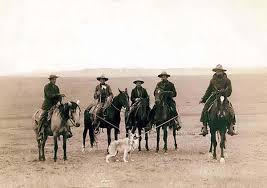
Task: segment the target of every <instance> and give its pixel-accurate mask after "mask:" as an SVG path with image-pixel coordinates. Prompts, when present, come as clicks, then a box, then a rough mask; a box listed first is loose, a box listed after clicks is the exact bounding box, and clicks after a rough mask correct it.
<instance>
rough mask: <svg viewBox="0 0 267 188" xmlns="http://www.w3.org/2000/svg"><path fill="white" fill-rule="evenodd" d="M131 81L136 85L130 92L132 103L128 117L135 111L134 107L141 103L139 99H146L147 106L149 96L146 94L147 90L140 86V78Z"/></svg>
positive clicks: (141, 81) (141, 82)
mask: <svg viewBox="0 0 267 188" xmlns="http://www.w3.org/2000/svg"><path fill="white" fill-rule="evenodd" d="M133 83H134V84H135V85H136V86H135V88H134V89H133V90H132V92H131V101H132V105H131V109H130V112H129V115H128V117H130V114H132V113H133V112H135V111H136V109H137V108H138V106H139V105H140V103H141V100H146V102H147V103H148V105H147V107H148V108H149V96H148V94H147V90H146V89H145V88H143V87H142V84H143V83H144V81H143V80H142V79H137V80H135V81H134V82H133ZM147 110H149V109H147Z"/></svg>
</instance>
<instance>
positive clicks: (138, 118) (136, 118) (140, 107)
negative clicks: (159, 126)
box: [125, 98, 150, 151]
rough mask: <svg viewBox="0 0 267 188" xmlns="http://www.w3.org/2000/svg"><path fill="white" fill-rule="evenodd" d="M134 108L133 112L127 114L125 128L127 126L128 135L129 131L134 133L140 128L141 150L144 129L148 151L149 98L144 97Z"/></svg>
mask: <svg viewBox="0 0 267 188" xmlns="http://www.w3.org/2000/svg"><path fill="white" fill-rule="evenodd" d="M133 108H134V109H133V110H132V111H131V113H130V114H129V115H128V114H127V113H126V114H127V115H126V121H125V124H126V126H125V128H126V137H128V133H129V131H130V132H131V133H132V134H134V133H135V131H136V129H138V135H139V147H138V149H139V151H141V140H142V136H141V133H142V129H144V131H145V140H146V150H147V151H148V150H149V148H148V131H149V130H150V127H148V123H149V113H150V108H149V99H148V98H142V99H141V100H140V101H139V102H138V103H137V104H136V106H134V107H133Z"/></svg>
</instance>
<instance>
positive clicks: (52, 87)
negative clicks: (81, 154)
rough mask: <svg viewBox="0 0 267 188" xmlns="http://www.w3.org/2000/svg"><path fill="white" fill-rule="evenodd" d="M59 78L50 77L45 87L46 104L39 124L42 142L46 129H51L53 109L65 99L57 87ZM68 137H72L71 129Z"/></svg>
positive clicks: (39, 135) (39, 137) (43, 106)
mask: <svg viewBox="0 0 267 188" xmlns="http://www.w3.org/2000/svg"><path fill="white" fill-rule="evenodd" d="M57 78H58V76H56V75H50V76H49V78H48V79H49V81H50V82H49V83H48V84H46V85H45V87H44V102H43V104H42V108H41V109H42V114H41V117H40V121H39V123H38V125H39V127H38V139H39V140H41V139H42V138H43V134H44V131H45V129H46V128H49V122H48V121H49V120H48V115H49V113H51V112H50V111H51V109H52V107H53V106H55V105H56V104H57V103H58V102H60V103H61V102H62V98H63V97H65V95H64V94H60V91H59V87H58V86H57V85H56V79H57ZM67 137H68V138H70V137H72V133H71V131H70V128H69V130H68V133H67Z"/></svg>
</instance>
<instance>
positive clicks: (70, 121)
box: [32, 101, 81, 162]
mask: <svg viewBox="0 0 267 188" xmlns="http://www.w3.org/2000/svg"><path fill="white" fill-rule="evenodd" d="M41 114H42V110H41V109H40V110H38V111H37V112H35V113H34V115H33V117H32V119H33V130H34V132H35V135H36V140H37V143H38V149H39V160H40V161H44V160H45V153H44V147H45V143H46V140H47V137H48V136H53V138H54V161H55V162H56V160H57V150H58V143H57V139H58V137H59V136H60V135H62V136H63V150H64V160H67V153H66V142H67V136H66V133H67V131H68V129H70V127H72V126H75V127H79V126H80V115H81V109H80V107H79V101H77V103H75V102H67V103H65V104H60V105H57V106H55V108H54V109H53V112H52V113H51V114H52V115H51V120H50V121H51V130H49V129H46V130H45V133H44V138H43V139H42V140H38V123H39V120H40V116H41Z"/></svg>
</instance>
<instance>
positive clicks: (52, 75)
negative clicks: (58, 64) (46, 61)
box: [48, 74, 58, 80]
mask: <svg viewBox="0 0 267 188" xmlns="http://www.w3.org/2000/svg"><path fill="white" fill-rule="evenodd" d="M54 78H58V76H57V75H54V74H51V75H49V77H48V79H49V80H51V79H54Z"/></svg>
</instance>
